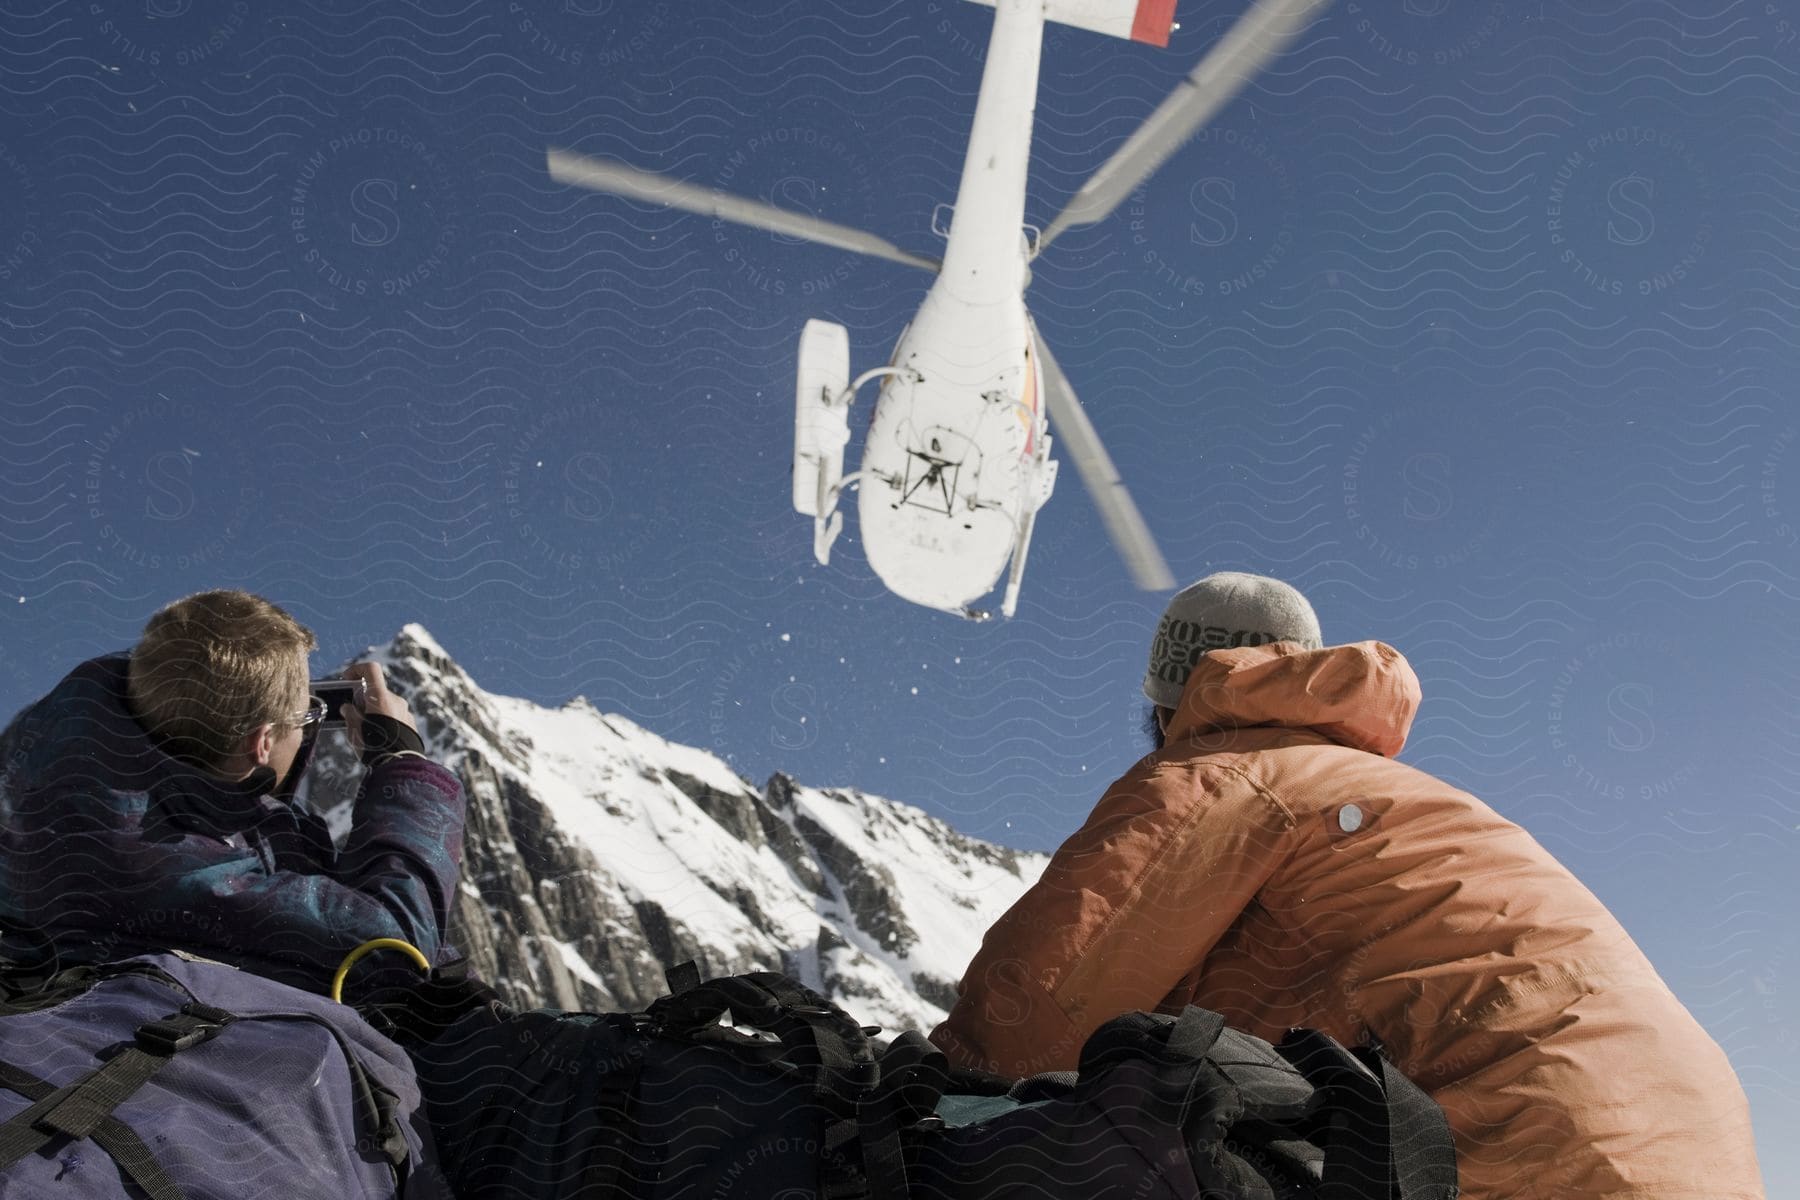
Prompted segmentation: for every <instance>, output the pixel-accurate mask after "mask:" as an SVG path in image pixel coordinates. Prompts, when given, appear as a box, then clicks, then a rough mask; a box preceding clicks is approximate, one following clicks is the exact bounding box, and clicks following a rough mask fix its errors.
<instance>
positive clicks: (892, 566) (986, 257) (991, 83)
mask: <svg viewBox="0 0 1800 1200" xmlns="http://www.w3.org/2000/svg"><path fill="white" fill-rule="evenodd" d="M1043 28H1044V14H1043V0H999V3H998V4H997V5H996V10H995V14H994V28H993V34H992V37H991V39H990V41H989V45H988V55H987V63H986V65H985V67H984V68H983V72H982V78H981V91H980V95H979V98H978V100H977V102H976V109H975V120H974V125H973V127H972V129H971V131H970V136H969V147H968V153H967V155H966V157H965V159H964V163H963V172H962V179H961V182H960V184H959V185H958V188H957V194H956V205H955V210H954V214H953V216H952V218H951V222H950V233H949V241H948V244H947V245H946V247H945V251H944V263H943V268H942V270H941V271H940V273H939V275H938V277H937V280H936V281H935V282H934V283H933V284H932V286H931V289H930V291H929V292H928V293H927V294H926V296H925V299H924V301H923V302H922V303H921V305H920V306H919V311H918V313H917V314H916V315H915V316H914V318H913V320H912V323H911V324H910V325H909V326H908V327H907V329H906V331H905V333H903V334H902V335H901V337H900V342H899V344H898V346H897V347H896V348H895V352H894V358H893V362H892V364H891V365H892V366H893V367H894V368H896V372H895V373H894V374H891V375H889V376H887V377H886V379H885V380H884V382H883V385H882V388H881V392H880V396H879V399H878V400H877V402H876V408H875V414H874V417H873V419H872V422H871V425H870V428H869V432H868V436H867V439H866V441H865V443H864V448H863V457H862V468H861V473H860V474H861V482H860V485H859V486H860V493H859V500H858V515H859V525H860V529H861V536H862V540H863V546H864V552H865V554H866V555H867V557H868V561H869V564H870V566H871V567H872V568H873V569H874V571H875V573H876V574H877V575H878V576H879V577H880V578H881V581H882V583H884V584H885V585H886V586H887V587H888V588H889V589H890V590H891V591H893V592H895V593H896V594H898V595H900V596H902V597H904V598H905V599H907V600H910V601H912V602H914V603H916V604H922V605H926V606H929V607H932V608H938V609H946V610H949V611H952V612H958V613H964V614H968V613H969V612H970V608H969V606H970V605H971V603H972V602H973V601H975V600H977V599H979V598H980V597H982V596H984V595H986V594H987V593H988V592H990V591H992V590H993V588H994V586H995V585H996V583H997V582H998V581H999V578H1000V575H1001V572H1002V571H1004V570H1005V569H1006V567H1007V564H1008V562H1009V560H1011V561H1015V570H1014V574H1015V576H1016V575H1017V574H1018V568H1019V567H1021V566H1022V565H1023V555H1024V553H1025V550H1026V548H1027V547H1028V544H1029V539H1030V531H1031V526H1032V523H1033V518H1034V516H1035V514H1036V512H1037V509H1038V507H1039V506H1040V505H1041V504H1042V503H1043V501H1044V500H1045V499H1046V498H1047V497H1048V494H1049V486H1050V483H1051V481H1052V480H1053V479H1054V466H1055V464H1054V463H1052V462H1051V461H1050V460H1049V436H1048V430H1047V425H1046V413H1045V402H1044V381H1043V377H1042V372H1041V370H1040V367H1039V359H1038V354H1037V352H1036V347H1035V345H1034V338H1033V333H1032V326H1031V321H1030V318H1029V317H1028V316H1027V314H1026V310H1025V299H1024V293H1025V285H1026V281H1027V271H1028V267H1027V262H1028V260H1029V257H1030V250H1031V247H1030V245H1029V243H1028V241H1027V235H1026V232H1025V187H1026V179H1027V172H1028V169H1029V166H1030V158H1031V132H1032V120H1033V115H1034V112H1035V109H1036V106H1037V84H1038V62H1039V56H1040V51H1041V48H1042V41H1043ZM1010 600H1011V597H1010V596H1009V604H1008V608H1009V609H1010V607H1011V605H1010Z"/></svg>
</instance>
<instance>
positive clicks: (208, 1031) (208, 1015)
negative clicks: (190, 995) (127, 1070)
mask: <svg viewBox="0 0 1800 1200" xmlns="http://www.w3.org/2000/svg"><path fill="white" fill-rule="evenodd" d="M234 1019H235V1018H234V1017H233V1016H232V1014H230V1013H228V1012H226V1011H225V1010H224V1009H220V1008H214V1007H212V1006H211V1005H210V1004H201V1003H199V1002H198V1001H194V1002H192V1003H189V1004H184V1005H182V1006H181V1011H180V1012H175V1013H170V1014H169V1015H168V1016H166V1017H163V1018H161V1019H160V1020H156V1021H149V1022H146V1023H145V1024H143V1025H139V1026H138V1027H137V1044H138V1045H139V1046H140V1047H141V1048H143V1049H144V1050H147V1051H149V1052H150V1053H151V1054H159V1055H162V1056H163V1057H164V1058H167V1057H168V1056H170V1055H172V1054H174V1053H176V1052H177V1051H180V1050H186V1049H188V1048H189V1047H191V1046H198V1045H199V1044H200V1043H201V1042H205V1041H210V1040H211V1039H213V1038H215V1037H217V1036H218V1034H219V1031H220V1030H221V1029H223V1028H225V1026H227V1025H229V1024H230V1023H231V1022H232V1021H233V1020H234Z"/></svg>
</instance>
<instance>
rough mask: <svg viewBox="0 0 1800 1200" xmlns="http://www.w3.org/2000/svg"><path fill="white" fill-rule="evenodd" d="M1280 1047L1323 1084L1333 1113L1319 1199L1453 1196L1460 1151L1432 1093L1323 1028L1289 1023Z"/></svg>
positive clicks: (1325, 1137) (1324, 1141)
mask: <svg viewBox="0 0 1800 1200" xmlns="http://www.w3.org/2000/svg"><path fill="white" fill-rule="evenodd" d="M1276 1049H1277V1050H1278V1051H1279V1052H1280V1053H1281V1055H1282V1056H1283V1057H1284V1058H1286V1059H1288V1061H1289V1062H1291V1063H1293V1064H1294V1066H1295V1068H1296V1069H1297V1070H1299V1071H1300V1072H1301V1074H1303V1075H1305V1076H1306V1078H1307V1081H1308V1082H1310V1083H1312V1084H1313V1085H1314V1086H1315V1087H1317V1088H1318V1089H1319V1093H1320V1099H1321V1100H1322V1101H1323V1104H1324V1107H1323V1109H1322V1113H1323V1114H1325V1115H1326V1116H1327V1118H1328V1124H1327V1125H1326V1127H1325V1128H1324V1129H1323V1130H1321V1132H1320V1134H1319V1141H1320V1144H1321V1146H1322V1148H1323V1149H1324V1151H1325V1170H1324V1178H1323V1180H1321V1182H1320V1188H1319V1200H1390V1198H1391V1197H1398V1198H1399V1200H1453V1198H1454V1197H1455V1196H1456V1195H1457V1182H1456V1150H1455V1146H1454V1144H1453V1143H1452V1141H1451V1139H1450V1125H1449V1122H1448V1121H1447V1120H1446V1119H1445V1117H1444V1114H1443V1111H1442V1110H1441V1109H1439V1108H1438V1107H1437V1104H1436V1103H1435V1102H1434V1101H1433V1100H1432V1099H1431V1097H1429V1096H1427V1095H1426V1094H1425V1093H1424V1092H1422V1091H1420V1090H1419V1089H1418V1088H1417V1087H1416V1086H1415V1085H1414V1084H1413V1083H1412V1081H1411V1080H1409V1079H1407V1078H1406V1077H1405V1076H1404V1075H1402V1074H1401V1073H1400V1072H1399V1071H1398V1070H1396V1069H1395V1068H1394V1066H1393V1065H1392V1064H1391V1063H1389V1062H1387V1061H1386V1060H1385V1059H1382V1058H1380V1057H1379V1056H1371V1055H1369V1054H1368V1053H1366V1052H1365V1053H1364V1054H1355V1053H1352V1052H1351V1051H1349V1050H1346V1049H1345V1048H1344V1047H1343V1046H1342V1045H1341V1044H1339V1043H1338V1042H1337V1041H1336V1040H1335V1039H1333V1038H1330V1037H1328V1036H1326V1035H1325V1034H1323V1033H1320V1032H1319V1031H1317V1030H1313V1029H1292V1030H1289V1031H1288V1035H1287V1037H1285V1038H1283V1039H1282V1041H1281V1044H1280V1045H1279V1046H1277V1047H1276ZM1371 1057H1373V1061H1370V1058H1371Z"/></svg>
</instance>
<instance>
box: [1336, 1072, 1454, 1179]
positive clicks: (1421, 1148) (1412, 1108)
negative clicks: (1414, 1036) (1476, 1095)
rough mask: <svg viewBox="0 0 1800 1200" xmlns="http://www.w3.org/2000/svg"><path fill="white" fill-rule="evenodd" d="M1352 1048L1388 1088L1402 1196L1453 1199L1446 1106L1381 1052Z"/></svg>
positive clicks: (1396, 1175) (1390, 1130) (1396, 1176)
mask: <svg viewBox="0 0 1800 1200" xmlns="http://www.w3.org/2000/svg"><path fill="white" fill-rule="evenodd" d="M1351 1053H1352V1054H1354V1055H1356V1057H1357V1059H1358V1060H1359V1061H1361V1062H1362V1064H1363V1065H1364V1066H1366V1067H1368V1068H1369V1069H1370V1070H1371V1071H1373V1072H1375V1073H1376V1074H1378V1075H1380V1076H1381V1084H1382V1088H1383V1090H1384V1091H1385V1092H1386V1093H1387V1112H1388V1136H1389V1138H1390V1139H1391V1144H1392V1146H1393V1155H1394V1182H1395V1185H1396V1186H1397V1187H1398V1188H1399V1192H1398V1195H1399V1197H1400V1200H1454V1197H1455V1196H1456V1194H1457V1176H1456V1143H1455V1142H1454V1141H1453V1140H1452V1139H1451V1136H1450V1121H1449V1118H1447V1117H1445V1116H1444V1110H1443V1109H1441V1108H1439V1107H1438V1104H1437V1101H1435V1100H1433V1099H1432V1098H1431V1097H1430V1096H1428V1095H1426V1094H1425V1092H1424V1090H1423V1089H1421V1088H1420V1087H1419V1085H1418V1084H1416V1083H1414V1082H1413V1081H1412V1080H1410V1079H1408V1078H1407V1077H1406V1076H1405V1075H1403V1074H1401V1072H1400V1069H1399V1068H1398V1067H1396V1066H1394V1064H1393V1063H1391V1062H1389V1061H1388V1060H1387V1059H1386V1058H1385V1057H1383V1056H1382V1055H1381V1054H1379V1053H1377V1052H1376V1051H1374V1050H1371V1049H1365V1048H1363V1047H1357V1048H1356V1049H1353V1050H1352V1051H1351Z"/></svg>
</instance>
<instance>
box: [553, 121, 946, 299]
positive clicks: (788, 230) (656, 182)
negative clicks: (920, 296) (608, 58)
mask: <svg viewBox="0 0 1800 1200" xmlns="http://www.w3.org/2000/svg"><path fill="white" fill-rule="evenodd" d="M548 157H549V163H550V178H552V179H554V180H556V181H557V182H559V183H573V184H578V185H580V186H581V187H584V188H592V189H593V190H594V191H596V192H611V193H613V194H614V195H617V196H628V197H630V198H631V199H633V200H644V201H648V202H649V203H651V204H666V205H668V206H669V207H670V208H679V209H681V210H682V211H684V212H691V213H699V214H700V215H701V216H706V217H717V218H719V219H720V220H722V221H735V222H737V223H738V224H739V225H749V226H751V227H753V228H756V229H766V230H768V231H769V232H770V233H785V234H787V235H788V236H789V237H797V238H804V239H806V240H807V241H809V242H818V243H819V244H821V245H825V246H835V247H836V248H837V249H839V250H849V251H852V252H853V253H856V254H867V255H870V256H872V257H874V258H885V259H887V260H888V261H889V262H897V263H901V264H903V265H905V266H909V267H918V268H920V269H921V270H925V271H932V272H936V271H937V269H938V268H939V267H940V266H941V265H942V264H941V263H939V262H938V260H937V259H935V258H925V257H923V256H922V255H918V254H910V253H908V252H907V251H905V250H902V249H900V247H898V246H896V245H894V244H893V243H892V242H890V241H888V240H886V239H885V238H879V237H876V236H875V235H874V234H872V233H865V232H863V231H862V230H860V229H853V228H851V227H850V226H848V225H837V224H834V223H833V222H831V221H825V220H821V219H820V218H818V217H815V216H813V215H812V214H811V213H797V212H790V211H788V210H787V209H785V208H776V207H775V206H774V205H773V204H764V203H762V202H761V201H759V200H746V199H744V198H743V197H742V196H733V195H731V194H730V193H729V192H721V191H717V190H715V189H713V188H709V187H701V186H700V185H698V184H693V183H683V182H682V181H681V180H679V179H671V178H669V177H668V176H667V175H658V174H655V173H654V172H651V171H640V170H638V169H637V168H636V167H628V166H626V165H625V164H624V163H621V162H613V161H611V160H610V159H602V158H589V157H587V156H586V155H582V154H573V153H571V152H569V151H567V150H556V149H552V150H551V151H550V152H549V156H548Z"/></svg>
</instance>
